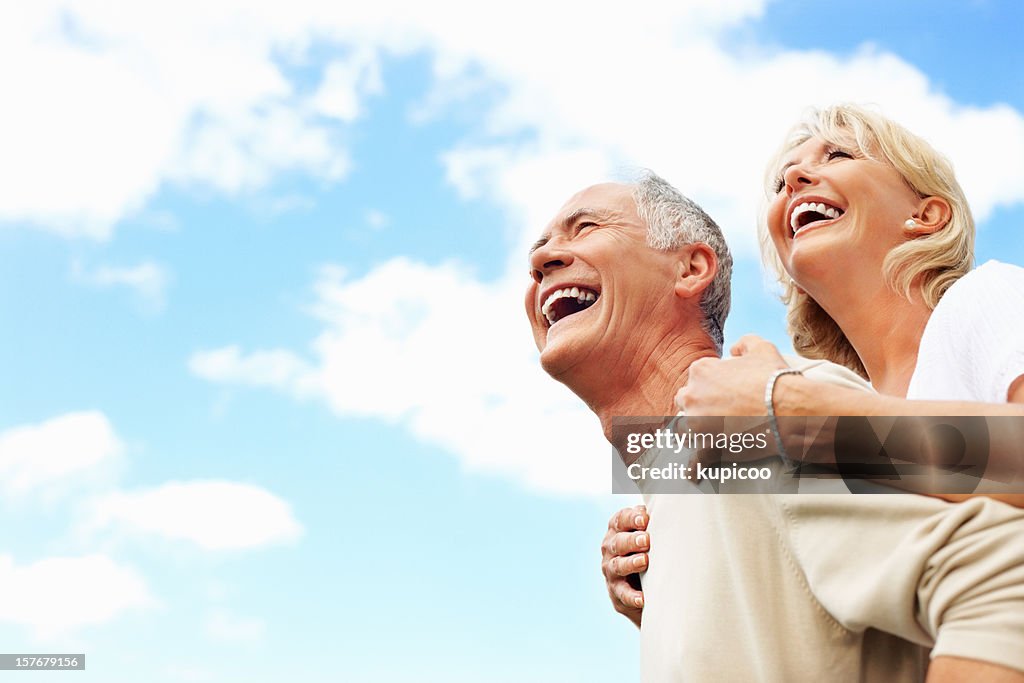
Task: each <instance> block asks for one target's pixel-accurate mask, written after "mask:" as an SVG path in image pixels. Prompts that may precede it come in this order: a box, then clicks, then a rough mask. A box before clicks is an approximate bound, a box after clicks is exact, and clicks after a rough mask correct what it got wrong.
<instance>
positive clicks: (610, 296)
mask: <svg viewBox="0 0 1024 683" xmlns="http://www.w3.org/2000/svg"><path fill="white" fill-rule="evenodd" d="M677 264H678V259H677V258H675V257H674V255H673V254H672V253H668V252H662V251H657V250H655V249H652V248H651V247H649V246H648V245H647V226H646V225H645V224H644V222H643V221H642V220H641V218H640V216H639V215H638V214H637V208H636V202H635V201H634V200H633V195H632V187H631V186H628V185H620V184H614V183H606V184H602V185H594V186H592V187H589V188H587V189H585V190H583V191H582V192H580V193H578V194H576V195H575V196H574V197H572V198H571V199H570V200H569V201H568V202H567V203H566V204H565V206H563V207H562V208H561V209H560V210H559V212H558V214H557V215H556V216H555V218H554V219H553V220H552V221H551V223H550V224H549V225H548V227H547V229H546V230H545V231H544V234H543V235H542V236H541V238H540V239H539V240H538V241H537V243H536V244H535V245H534V249H533V250H532V251H531V253H530V269H531V273H532V276H533V279H532V282H531V283H530V286H529V287H528V289H527V291H526V314H527V316H528V317H529V319H530V324H531V326H532V328H533V338H534V341H535V342H536V344H537V348H538V349H539V350H540V352H541V365H543V366H544V369H545V370H546V371H547V372H548V373H549V374H551V375H552V376H553V377H556V378H558V379H562V380H563V381H564V380H565V379H566V377H565V375H566V373H567V372H573V373H575V372H579V371H584V372H590V373H598V374H599V373H602V372H607V371H609V370H610V369H611V367H612V366H613V365H614V364H616V363H617V362H619V361H622V360H623V359H624V357H625V355H626V354H629V353H630V352H631V349H635V348H637V342H638V340H639V339H640V338H641V337H643V335H644V334H648V333H649V330H650V328H651V327H656V323H657V322H658V318H657V316H658V315H659V311H664V310H665V306H667V305H670V303H671V300H672V296H673V284H674V280H675V277H676V273H677V267H678V266H677ZM588 368H589V369H588Z"/></svg>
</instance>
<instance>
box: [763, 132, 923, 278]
mask: <svg viewBox="0 0 1024 683" xmlns="http://www.w3.org/2000/svg"><path fill="white" fill-rule="evenodd" d="M775 189H776V192H775V195H774V197H773V198H772V199H771V201H770V203H769V207H768V230H769V233H770V235H771V239H772V242H773V243H774V245H775V249H776V251H778V254H779V257H780V258H781V260H782V264H783V266H784V267H785V268H786V271H787V272H788V273H789V275H790V277H792V278H793V280H794V281H795V282H796V284H797V285H799V286H800V287H801V288H802V289H804V290H805V291H806V292H807V293H808V294H810V295H811V296H812V297H814V298H818V296H816V294H815V293H816V292H821V291H822V290H823V288H829V287H844V288H847V287H856V286H863V285H867V284H870V283H867V282H865V280H870V279H874V278H877V280H878V281H881V278H882V275H881V266H882V261H883V260H884V258H885V255H886V254H887V253H888V252H889V251H890V250H891V249H892V248H893V247H895V246H897V245H899V244H901V243H903V242H904V241H906V239H907V234H906V232H905V222H906V220H907V219H908V218H910V217H912V216H913V215H914V213H915V211H916V210H917V208H918V203H919V202H920V198H919V197H918V195H917V193H916V192H914V190H913V189H912V188H911V187H910V186H909V185H908V184H907V183H906V182H905V181H904V180H903V177H902V176H901V175H900V174H899V172H898V171H897V170H896V169H895V168H893V167H892V166H890V165H889V164H888V163H886V162H884V161H875V160H873V159H869V158H867V157H865V156H864V154H863V153H861V152H860V151H859V150H857V149H856V148H855V147H848V148H844V147H837V146H834V145H831V144H830V143H827V142H825V141H824V140H821V139H819V138H811V139H809V140H807V141H806V142H804V143H803V144H801V145H799V146H797V147H795V148H793V149H792V150H790V151H789V152H787V153H786V154H784V155H783V157H782V166H781V168H780V171H779V175H778V180H777V185H776V188H775Z"/></svg>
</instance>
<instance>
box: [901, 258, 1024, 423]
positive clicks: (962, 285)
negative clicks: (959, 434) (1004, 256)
mask: <svg viewBox="0 0 1024 683" xmlns="http://www.w3.org/2000/svg"><path fill="white" fill-rule="evenodd" d="M1022 374H1024V268H1020V267H1018V266H1014V265H1010V264H1006V263H1000V262H998V261H989V262H987V263H985V264H984V265H982V266H979V267H978V268H976V269H975V270H973V271H971V272H970V273H968V274H967V275H965V276H964V277H962V278H960V280H959V281H957V283H956V284H954V285H953V286H952V287H950V289H949V291H947V292H946V294H945V296H943V298H942V300H941V301H940V302H939V305H938V307H936V309H935V312H934V313H933V314H932V317H931V319H929V321H928V325H927V327H926V328H925V332H924V335H923V336H922V338H921V345H920V348H919V349H918V362H917V367H916V368H915V370H914V375H913V377H912V379H911V382H910V387H909V389H908V392H907V398H913V399H932V400H947V401H985V402H988V403H1005V402H1006V398H1007V392H1008V391H1009V388H1010V385H1011V384H1012V383H1013V381H1014V380H1015V379H1016V378H1017V377H1019V376H1021V375H1022Z"/></svg>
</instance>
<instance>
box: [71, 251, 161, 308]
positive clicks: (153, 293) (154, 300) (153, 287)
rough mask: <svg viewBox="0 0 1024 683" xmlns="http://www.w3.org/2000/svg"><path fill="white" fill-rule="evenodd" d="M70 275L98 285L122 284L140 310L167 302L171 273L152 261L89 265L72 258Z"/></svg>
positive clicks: (85, 282)
mask: <svg viewBox="0 0 1024 683" xmlns="http://www.w3.org/2000/svg"><path fill="white" fill-rule="evenodd" d="M71 276H72V278H73V279H74V280H75V281H77V282H82V283H84V284H87V285H90V286H93V287H100V288H104V289H106V288H117V287H121V288H125V289H128V290H130V291H131V292H132V293H133V294H134V295H135V297H136V299H137V302H138V303H139V305H140V306H141V307H142V309H143V310H145V311H146V312H149V313H157V312H159V311H161V310H163V308H164V306H165V305H166V302H167V287H168V284H169V283H170V280H171V277H170V274H169V273H168V272H167V269H166V268H164V267H163V266H161V265H159V264H157V263H154V262H152V261H143V262H142V263H139V264H138V265H135V266H107V265H101V266H96V267H95V268H92V269H89V268H86V267H85V266H83V265H82V264H81V262H79V261H75V262H73V263H72V266H71Z"/></svg>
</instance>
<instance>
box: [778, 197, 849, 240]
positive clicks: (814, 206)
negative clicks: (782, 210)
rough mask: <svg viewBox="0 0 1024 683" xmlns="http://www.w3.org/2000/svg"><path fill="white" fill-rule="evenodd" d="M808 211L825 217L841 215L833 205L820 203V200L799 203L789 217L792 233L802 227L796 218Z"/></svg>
mask: <svg viewBox="0 0 1024 683" xmlns="http://www.w3.org/2000/svg"><path fill="white" fill-rule="evenodd" d="M808 211H814V212H815V213H820V214H821V215H822V216H825V217H826V218H839V217H840V216H842V215H843V212H842V211H840V210H839V209H837V208H836V207H834V206H829V205H828V204H822V203H821V202H817V203H815V202H804V203H803V204H800V205H799V206H797V207H796V208H795V209H793V213H792V215H790V217H789V227H791V228H792V229H793V234H796V233H797V232H799V231H800V228H802V227H804V226H802V225H800V222H799V220H798V219H799V218H800V215H801V214H804V213H807V212H808Z"/></svg>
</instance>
